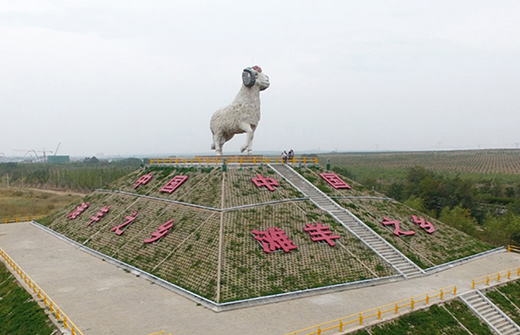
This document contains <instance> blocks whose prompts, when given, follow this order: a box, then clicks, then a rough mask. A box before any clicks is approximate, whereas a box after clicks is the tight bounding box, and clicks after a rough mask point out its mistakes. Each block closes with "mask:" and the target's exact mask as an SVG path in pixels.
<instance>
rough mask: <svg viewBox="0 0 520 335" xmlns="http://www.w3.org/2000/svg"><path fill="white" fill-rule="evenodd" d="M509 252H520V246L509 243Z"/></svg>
mask: <svg viewBox="0 0 520 335" xmlns="http://www.w3.org/2000/svg"><path fill="white" fill-rule="evenodd" d="M507 252H520V247H517V246H516V245H508V246H507Z"/></svg>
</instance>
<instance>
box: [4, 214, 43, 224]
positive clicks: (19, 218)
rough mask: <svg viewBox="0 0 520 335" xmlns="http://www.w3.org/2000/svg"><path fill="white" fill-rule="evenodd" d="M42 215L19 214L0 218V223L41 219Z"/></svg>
mask: <svg viewBox="0 0 520 335" xmlns="http://www.w3.org/2000/svg"><path fill="white" fill-rule="evenodd" d="M42 217H43V215H36V216H20V217H16V218H3V219H0V223H15V222H28V221H31V220H38V219H41V218H42Z"/></svg>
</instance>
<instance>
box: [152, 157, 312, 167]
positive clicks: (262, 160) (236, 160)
mask: <svg viewBox="0 0 520 335" xmlns="http://www.w3.org/2000/svg"><path fill="white" fill-rule="evenodd" d="M224 160H225V161H226V163H227V164H272V163H291V164H299V163H302V164H318V158H317V157H293V158H288V159H286V160H284V159H282V158H274V157H270V158H269V157H258V156H251V157H249V156H232V157H219V156H214V157H194V158H176V157H170V158H150V164H190V165H193V164H208V165H209V164H224Z"/></svg>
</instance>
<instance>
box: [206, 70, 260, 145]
mask: <svg viewBox="0 0 520 335" xmlns="http://www.w3.org/2000/svg"><path fill="white" fill-rule="evenodd" d="M268 87H269V77H268V76H266V75H265V74H264V73H262V69H261V68H260V66H258V65H255V66H253V67H247V68H245V69H244V70H243V71H242V87H241V88H240V91H239V92H238V94H237V95H236V97H235V100H234V101H233V102H232V103H231V104H230V105H229V106H226V107H223V108H221V109H219V110H217V111H216V112H215V113H214V114H213V116H212V117H211V121H210V129H211V133H212V134H213V144H212V145H211V149H212V150H215V153H216V154H217V155H222V147H223V146H224V143H226V142H227V141H229V140H230V139H232V138H233V136H235V134H242V133H246V134H247V138H246V142H245V143H244V145H242V147H241V148H240V152H244V151H246V150H247V153H248V154H249V155H251V154H252V153H253V149H252V146H253V137H254V133H255V130H256V127H257V126H258V122H259V121H260V91H263V90H265V89H267V88H268Z"/></svg>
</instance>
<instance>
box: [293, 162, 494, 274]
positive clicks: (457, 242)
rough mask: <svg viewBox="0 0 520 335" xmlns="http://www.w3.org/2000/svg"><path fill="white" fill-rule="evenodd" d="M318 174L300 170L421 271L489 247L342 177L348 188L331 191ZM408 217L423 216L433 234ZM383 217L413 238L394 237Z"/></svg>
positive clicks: (314, 169)
mask: <svg viewBox="0 0 520 335" xmlns="http://www.w3.org/2000/svg"><path fill="white" fill-rule="evenodd" d="M322 171H323V170H322V169H320V168H319V167H314V168H312V169H304V170H302V172H301V173H302V175H303V176H305V177H306V178H307V179H308V177H309V176H314V179H313V178H311V180H314V184H315V185H320V186H321V187H322V188H327V189H328V191H327V193H328V194H329V196H331V197H335V199H336V201H337V202H338V204H339V205H340V206H342V207H343V208H345V209H347V210H348V211H350V212H351V213H352V214H354V215H355V216H357V217H358V218H359V219H360V220H361V221H363V222H364V223H365V224H367V225H368V226H369V227H370V228H372V229H373V230H374V231H375V232H376V233H378V234H379V235H381V236H382V237H383V238H384V239H386V240H387V241H388V242H389V243H391V244H392V245H393V246H395V247H396V248H397V249H399V251H401V252H402V253H403V254H405V255H406V256H407V257H408V258H410V259H411V260H412V261H414V262H415V263H416V264H417V265H418V266H420V267H421V268H429V267H432V266H435V265H440V264H443V263H446V262H450V261H453V260H456V259H460V258H463V257H467V256H471V255H473V254H476V253H480V252H483V251H486V250H490V249H492V248H493V246H492V245H490V244H488V243H484V242H481V241H479V240H478V239H477V238H474V237H472V236H469V235H468V234H465V233H463V232H461V231H459V230H457V229H455V228H453V227H452V226H450V225H447V224H444V223H443V222H441V221H439V220H437V219H435V218H433V217H431V216H429V215H425V214H423V213H421V212H419V211H417V210H415V209H412V208H410V207H408V206H405V205H403V204H401V203H399V202H397V201H393V200H390V199H388V198H386V196H385V195H384V194H381V193H379V192H376V191H374V190H372V189H367V188H366V187H364V186H362V185H360V184H359V183H356V182H355V181H353V180H350V179H348V178H346V177H344V176H341V175H339V176H340V177H341V178H342V179H343V180H344V181H345V182H347V183H348V184H350V185H351V186H352V189H351V190H347V189H339V190H337V189H334V188H333V187H332V186H330V185H329V184H328V183H326V182H325V181H323V179H322V178H321V177H320V176H319V175H318V173H319V172H322ZM412 215H415V216H418V217H424V219H425V220H426V221H428V222H431V223H432V224H433V225H434V227H435V228H436V230H435V232H434V233H432V234H429V233H427V232H426V231H425V230H424V229H421V228H420V227H419V225H417V224H415V223H414V222H413V221H412V219H411V216H412ZM385 217H387V218H389V219H391V220H398V221H399V223H400V228H401V230H402V231H410V230H413V231H415V235H411V236H396V235H394V226H392V225H389V226H384V225H383V224H381V222H382V221H383V219H384V218H385Z"/></svg>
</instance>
